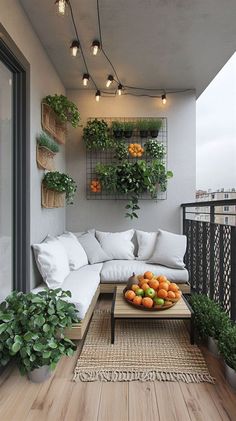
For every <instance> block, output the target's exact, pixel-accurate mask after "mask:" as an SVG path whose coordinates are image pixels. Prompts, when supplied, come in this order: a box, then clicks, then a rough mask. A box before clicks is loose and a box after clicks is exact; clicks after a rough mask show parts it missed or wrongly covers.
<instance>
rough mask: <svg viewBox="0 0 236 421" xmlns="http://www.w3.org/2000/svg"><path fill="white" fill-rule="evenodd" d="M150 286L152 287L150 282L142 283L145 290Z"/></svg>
mask: <svg viewBox="0 0 236 421" xmlns="http://www.w3.org/2000/svg"><path fill="white" fill-rule="evenodd" d="M148 288H150V287H149V285H148V283H147V282H145V283H144V282H143V283H142V289H143V290H144V291H146V289H148Z"/></svg>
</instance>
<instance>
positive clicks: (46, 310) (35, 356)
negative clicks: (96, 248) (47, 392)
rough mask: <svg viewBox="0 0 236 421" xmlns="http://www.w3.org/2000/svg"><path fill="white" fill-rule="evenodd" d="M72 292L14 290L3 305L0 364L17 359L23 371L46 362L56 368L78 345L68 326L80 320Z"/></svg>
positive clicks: (1, 312)
mask: <svg viewBox="0 0 236 421" xmlns="http://www.w3.org/2000/svg"><path fill="white" fill-rule="evenodd" d="M68 297H71V293H70V291H62V290H61V289H60V288H58V289H55V290H52V289H45V290H44V291H42V292H39V293H38V294H33V293H28V294H23V293H22V292H16V291H14V292H13V293H12V294H11V295H9V296H8V297H7V298H6V300H5V301H4V302H2V303H1V304H0V363H1V365H2V366H5V365H6V364H7V363H8V362H9V361H10V360H12V359H14V360H15V361H16V363H17V366H18V368H19V370H20V372H21V374H26V373H27V372H29V371H32V370H34V369H35V368H39V367H42V366H45V365H48V366H50V368H51V369H52V370H53V369H54V368H55V367H56V364H57V363H58V361H59V359H60V358H61V356H62V355H67V356H72V355H73V353H74V350H75V349H76V346H75V345H74V344H73V342H71V341H70V339H68V338H67V337H66V336H65V335H64V333H63V332H64V329H65V328H69V327H71V325H72V323H78V321H79V319H78V315H77V310H76V307H75V305H74V304H72V303H70V302H68V301H67V299H68Z"/></svg>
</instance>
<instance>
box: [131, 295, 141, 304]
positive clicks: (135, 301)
mask: <svg viewBox="0 0 236 421" xmlns="http://www.w3.org/2000/svg"><path fill="white" fill-rule="evenodd" d="M141 302H142V297H139V296H138V295H136V297H134V299H133V303H134V304H137V305H139V306H140V305H141Z"/></svg>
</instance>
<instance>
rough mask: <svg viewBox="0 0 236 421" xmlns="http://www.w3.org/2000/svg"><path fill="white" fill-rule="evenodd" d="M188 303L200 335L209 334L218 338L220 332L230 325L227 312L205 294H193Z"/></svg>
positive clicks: (205, 335)
mask: <svg viewBox="0 0 236 421" xmlns="http://www.w3.org/2000/svg"><path fill="white" fill-rule="evenodd" d="M190 304H191V306H192V308H193V310H194V314H195V323H196V326H197V328H198V331H199V334H200V336H202V337H207V336H211V337H213V338H214V339H216V340H218V339H219V337H220V335H221V333H222V332H223V331H224V330H225V329H226V328H228V326H229V325H230V319H229V317H228V316H227V314H226V313H225V312H224V311H223V310H222V309H221V307H220V306H219V305H218V304H217V303H216V302H215V301H213V300H211V299H210V298H208V297H207V296H206V295H200V294H193V295H192V296H191V298H190Z"/></svg>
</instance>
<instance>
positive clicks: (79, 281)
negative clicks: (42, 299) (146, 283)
mask: <svg viewBox="0 0 236 421" xmlns="http://www.w3.org/2000/svg"><path fill="white" fill-rule="evenodd" d="M146 271H151V272H153V273H154V274H155V275H166V276H167V278H168V279H169V280H170V281H172V282H175V283H177V284H179V287H180V289H181V290H182V291H183V292H189V291H190V287H189V285H188V271H187V270H186V269H185V267H183V268H179V269H177V268H170V267H166V266H163V265H158V264H152V263H149V262H147V261H143V260H137V258H135V259H128V260H125V259H116V260H114V259H113V260H109V261H105V262H103V263H94V264H86V265H84V266H82V267H80V268H79V269H77V270H73V271H70V272H69V274H68V276H66V278H65V279H64V281H63V282H62V283H61V284H60V285H59V286H60V288H62V289H63V290H70V291H71V294H72V297H71V298H68V300H70V301H71V302H73V303H74V304H75V306H76V308H77V309H78V311H79V317H80V319H81V323H80V324H79V325H75V326H73V327H72V328H71V329H70V330H69V331H67V334H68V336H69V337H70V338H71V339H81V338H82V337H83V335H84V333H85V330H86V328H87V325H88V323H89V320H90V318H91V316H92V313H93V310H94V307H95V305H96V302H97V299H98V297H99V294H100V293H112V292H113V290H114V287H115V286H116V285H118V284H124V285H125V284H126V283H127V281H128V279H129V277H130V276H131V275H132V274H133V273H135V274H137V275H138V274H143V273H144V272H146ZM45 287H46V284H45V283H44V282H43V283H42V284H40V285H39V286H37V287H36V288H34V289H33V292H34V293H37V292H39V291H42V290H43V289H44V288H45Z"/></svg>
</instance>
